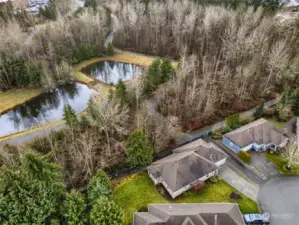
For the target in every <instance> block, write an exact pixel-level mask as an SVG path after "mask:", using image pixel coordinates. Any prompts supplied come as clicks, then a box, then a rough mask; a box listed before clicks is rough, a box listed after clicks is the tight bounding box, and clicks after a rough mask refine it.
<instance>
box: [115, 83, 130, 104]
mask: <svg viewBox="0 0 299 225" xmlns="http://www.w3.org/2000/svg"><path fill="white" fill-rule="evenodd" d="M115 97H116V99H117V100H118V101H119V102H120V103H121V104H124V103H125V102H127V99H128V93H127V87H126V85H125V83H124V82H123V81H122V80H119V81H118V83H117V85H116V87H115Z"/></svg>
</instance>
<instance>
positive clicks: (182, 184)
mask: <svg viewBox="0 0 299 225" xmlns="http://www.w3.org/2000/svg"><path fill="white" fill-rule="evenodd" d="M227 157H228V156H227V155H226V154H225V153H224V152H223V151H222V150H220V149H219V148H218V147H217V146H216V145H214V144H213V143H207V142H205V141H204V140H202V139H199V140H196V141H194V142H191V143H189V144H187V145H183V146H181V147H179V148H177V149H175V150H173V154H172V155H170V156H168V157H166V158H163V159H161V160H158V161H156V162H154V163H152V164H151V165H150V166H149V167H148V168H147V171H148V174H149V176H150V177H151V179H152V180H153V181H154V183H155V185H157V184H162V185H163V186H164V187H165V188H166V190H167V191H168V193H169V194H170V195H171V197H172V198H176V197H177V196H179V195H180V194H182V193H183V192H185V191H187V190H189V189H190V188H192V185H194V184H196V183H197V182H199V181H205V180H207V179H209V178H210V177H212V176H215V175H217V174H218V170H219V168H220V166H221V165H223V164H224V163H225V162H226V159H227Z"/></svg>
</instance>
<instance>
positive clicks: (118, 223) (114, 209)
mask: <svg viewBox="0 0 299 225" xmlns="http://www.w3.org/2000/svg"><path fill="white" fill-rule="evenodd" d="M123 223H124V213H123V212H122V210H121V208H120V207H119V206H117V205H116V204H115V202H114V201H113V200H110V199H108V198H107V197H100V198H99V199H98V200H97V201H96V202H95V204H94V205H93V207H92V209H91V212H90V224H91V225H123Z"/></svg>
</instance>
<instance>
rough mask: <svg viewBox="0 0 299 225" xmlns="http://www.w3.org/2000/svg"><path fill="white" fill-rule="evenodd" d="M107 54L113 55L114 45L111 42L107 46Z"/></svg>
mask: <svg viewBox="0 0 299 225" xmlns="http://www.w3.org/2000/svg"><path fill="white" fill-rule="evenodd" d="M107 54H108V55H113V54H114V47H113V45H112V43H111V42H110V43H109V44H108V46H107Z"/></svg>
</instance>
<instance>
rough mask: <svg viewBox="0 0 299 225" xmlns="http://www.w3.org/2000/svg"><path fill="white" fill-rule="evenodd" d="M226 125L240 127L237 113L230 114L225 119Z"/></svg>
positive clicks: (234, 127) (233, 127)
mask: <svg viewBox="0 0 299 225" xmlns="http://www.w3.org/2000/svg"><path fill="white" fill-rule="evenodd" d="M226 125H227V126H228V127H230V128H232V129H236V128H238V127H240V125H241V120H240V116H239V114H236V115H231V116H229V117H228V118H227V119H226Z"/></svg>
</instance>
